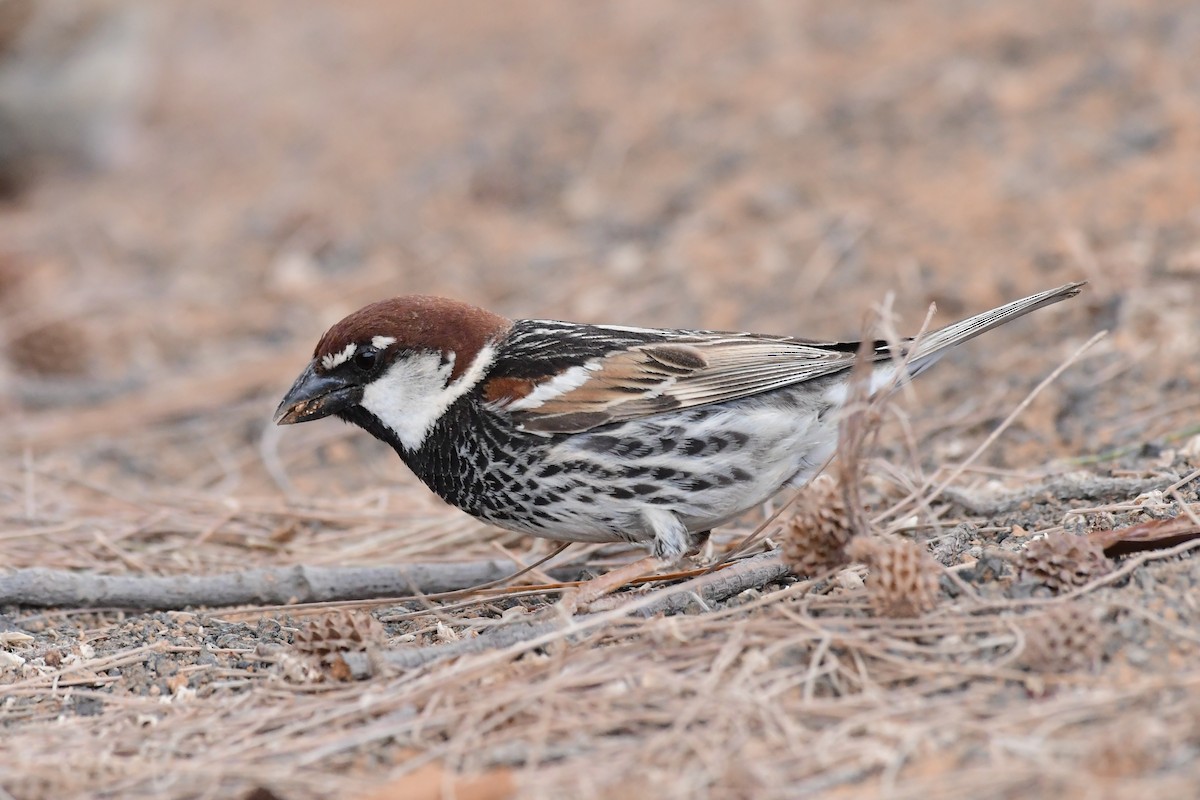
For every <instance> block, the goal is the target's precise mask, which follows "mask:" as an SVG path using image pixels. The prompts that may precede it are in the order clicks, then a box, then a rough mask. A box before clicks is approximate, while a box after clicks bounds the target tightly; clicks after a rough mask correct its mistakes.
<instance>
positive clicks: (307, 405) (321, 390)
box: [275, 364, 362, 425]
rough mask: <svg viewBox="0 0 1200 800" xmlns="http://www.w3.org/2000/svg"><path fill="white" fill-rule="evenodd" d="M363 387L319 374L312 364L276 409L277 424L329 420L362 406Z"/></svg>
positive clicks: (335, 377)
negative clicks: (359, 403)
mask: <svg viewBox="0 0 1200 800" xmlns="http://www.w3.org/2000/svg"><path fill="white" fill-rule="evenodd" d="M361 399H362V386H359V385H358V384H354V383H351V382H350V381H348V380H346V379H345V378H343V377H339V376H337V375H318V374H317V372H316V371H315V370H314V369H313V365H312V364H309V365H308V367H307V368H306V369H305V370H304V372H302V373H300V377H299V378H297V379H296V382H295V383H294V384H292V388H291V389H289V390H288V393H287V394H286V395H284V398H283V402H282V403H280V404H279V408H277V409H276V410H275V423H276V424H277V425H293V424H295V423H297V422H308V421H310V420H314V419H321V418H322V417H328V416H330V415H331V414H336V413H338V412H339V411H343V410H345V409H348V408H350V407H352V406H355V405H357V404H358V402H359V401H360V400H361Z"/></svg>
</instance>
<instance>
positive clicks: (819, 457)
mask: <svg viewBox="0 0 1200 800" xmlns="http://www.w3.org/2000/svg"><path fill="white" fill-rule="evenodd" d="M1083 285H1084V283H1070V284H1067V285H1065V286H1061V287H1059V288H1057V289H1051V290H1049V291H1044V292H1041V293H1039V294H1034V295H1032V296H1030V297H1026V298H1023V299H1021V300H1016V301H1014V302H1010V303H1008V304H1006V305H1002V306H1000V307H998V308H995V309H992V310H990V311H986V312H983V313H981V314H978V315H975V316H972V317H970V318H968V319H964V320H962V321H960V322H956V323H953V324H951V325H948V326H946V327H944V328H940V329H938V330H934V331H932V332H929V333H927V334H925V335H923V336H920V337H917V338H916V339H905V340H902V341H900V342H896V343H889V342H888V341H885V340H879V341H874V342H869V343H868V345H867V346H866V347H865V348H863V349H862V352H863V353H864V354H865V358H867V359H869V360H870V362H871V390H872V391H878V390H880V389H881V388H882V387H885V386H888V385H889V384H891V385H894V384H895V383H897V381H896V380H893V379H894V378H895V373H896V372H897V371H898V370H900V369H903V370H904V373H903V375H901V376H900V379H902V380H908V379H910V378H912V377H914V376H915V375H917V374H919V373H921V372H923V371H924V370H925V369H927V368H928V367H929V366H931V365H932V364H933V363H934V362H935V361H936V360H937V359H938V358H939V357H940V356H941V355H943V354H944V353H945V352H946V351H947V349H948V348H950V347H953V346H955V345H958V344H961V343H962V342H965V341H967V340H968V339H972V338H974V337H976V336H978V335H980V334H982V333H985V332H986V331H989V330H992V329H993V328H996V327H998V326H1000V325H1003V324H1005V323H1007V322H1010V321H1012V320H1014V319H1017V318H1018V317H1021V316H1023V315H1025V314H1028V313H1029V312H1031V311H1034V310H1036V309H1039V308H1042V307H1044V306H1047V305H1050V304H1052V303H1057V302H1059V301H1062V300H1065V299H1067V298H1069V297H1073V296H1075V295H1076V294H1078V293H1079V291H1080V290H1081V288H1082V286H1083ZM859 353H860V343H859V342H838V341H819V340H811V339H802V338H797V337H793V336H777V335H765V334H755V333H743V332H722V331H709V330H684V329H661V328H641V327H627V326H622V325H601V324H583V323H576V322H562V321H556V320H542V319H522V320H515V321H514V320H510V319H508V318H506V317H503V316H500V315H498V314H495V313H492V312H490V311H486V310H484V309H482V308H478V307H476V306H473V305H470V304H467V303H464V302H460V301H457V300H452V299H447V298H443V297H433V296H427V295H404V296H399V297H393V298H390V299H385V300H381V301H379V302H375V303H372V304H370V305H367V306H365V307H364V308H361V309H359V310H358V311H355V312H354V313H352V314H350V315H349V316H347V317H345V318H344V319H342V320H341V321H340V322H337V323H336V324H334V325H333V326H332V327H331V328H329V329H328V331H326V332H325V334H324V335H323V336H322V337H321V338H320V340H319V341H318V342H317V345H316V348H315V349H314V351H313V357H312V360H311V361H310V362H309V363H308V365H307V366H306V367H305V368H304V370H303V371H302V372H301V374H300V376H299V377H298V378H297V379H296V381H295V383H294V384H293V385H292V387H291V389H290V390H289V391H288V392H287V394H286V395H285V396H284V398H283V401H282V402H281V403H280V404H279V407H278V409H277V411H276V413H275V421H276V422H277V423H278V424H281V425H286V424H295V423H301V422H310V421H313V420H317V419H321V418H324V417H337V418H340V419H342V420H344V421H345V422H349V423H352V424H354V425H357V426H358V427H360V428H362V429H363V430H365V431H366V432H367V433H369V434H371V435H372V436H374V437H375V438H377V439H380V440H381V441H383V442H385V443H387V444H388V445H390V446H391V447H392V448H393V449H394V450H395V451H396V453H397V454H398V455H399V456H400V458H401V459H402V460H403V461H404V463H405V464H406V465H407V466H408V467H409V469H410V470H412V472H413V473H414V474H415V475H416V476H417V477H418V478H419V479H420V480H421V481H422V482H423V483H424V484H425V485H426V486H427V487H428V488H429V489H431V490H432V491H433V492H434V493H436V494H437V495H439V496H440V497H441V498H442V499H443V500H445V501H446V502H447V503H449V504H450V505H452V506H455V507H457V508H459V509H461V510H463V511H465V512H466V513H468V514H470V515H471V516H473V517H476V518H477V519H480V520H482V521H484V522H486V523H490V524H492V525H495V526H498V527H500V528H505V529H508V530H513V531H518V532H521V533H524V534H530V535H533V536H537V537H543V538H546V539H551V540H557V541H561V542H631V543H635V544H639V545H642V546H644V547H646V548H647V549H648V550H649V551H650V552H651V554H652V555H651V556H650V558H651V559H657V560H659V561H660V562H664V563H670V562H677V561H679V560H680V559H682V558H683V557H684V556H685V555H686V554H688V553H689V552H691V551H692V550H693V549H694V548H695V547H697V545H698V543H700V542H702V541H703V540H705V539H706V538H707V535H708V533H709V532H710V531H711V530H712V529H713V528H715V527H717V526H720V525H722V524H724V523H727V522H729V521H730V520H732V519H734V518H736V517H738V516H739V515H741V514H742V513H743V512H745V511H747V510H749V509H752V508H754V507H756V506H758V505H760V504H762V503H763V502H765V501H766V500H768V499H769V498H771V497H772V496H773V495H775V494H776V493H778V492H779V491H781V490H782V489H784V488H786V487H789V486H798V485H802V484H803V483H804V482H805V481H807V480H808V479H809V478H810V477H812V475H813V474H814V473H815V472H817V471H818V470H819V469H820V468H821V467H822V466H823V465H824V464H825V462H826V460H827V459H828V458H829V457H830V456H831V455H832V454H833V453H834V451H835V449H836V447H837V437H838V411H839V409H841V408H842V407H843V406H844V405H845V404H846V402H847V397H848V389H849V385H850V374H851V369H852V367H854V365H855V363H856V360H857V358H858V357H859Z"/></svg>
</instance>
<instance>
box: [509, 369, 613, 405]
mask: <svg viewBox="0 0 1200 800" xmlns="http://www.w3.org/2000/svg"><path fill="white" fill-rule="evenodd" d="M599 366H600V364H599V362H590V363H588V364H583V365H580V366H578V367H571V368H570V369H568V370H566V371H565V372H563V373H561V374H559V375H555V376H554V377H553V378H552V379H550V380H548V381H546V382H545V383H540V384H538V385H537V386H536V387H534V390H533V391H532V392H530V393H529V394H527V395H525V396H524V397H522V398H519V399H517V400H514V401H512V402H511V403H508V404H506V405H505V406H504V407H505V408H506V409H508V410H509V411H528V410H529V409H532V408H537V407H538V406H541V405H543V404H544V403H545V402H546V401H547V400H553V399H554V398H555V397H558V396H559V395H563V394H566V393H567V392H569V391H571V390H572V389H578V388H579V387H580V386H583V385H584V384H585V383H587V382H588V379H589V378H591V377H592V370H594V369H597V368H598V367H599Z"/></svg>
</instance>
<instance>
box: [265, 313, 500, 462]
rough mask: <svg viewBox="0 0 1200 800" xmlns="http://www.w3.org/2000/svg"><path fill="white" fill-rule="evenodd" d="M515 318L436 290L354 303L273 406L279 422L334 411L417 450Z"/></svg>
mask: <svg viewBox="0 0 1200 800" xmlns="http://www.w3.org/2000/svg"><path fill="white" fill-rule="evenodd" d="M511 326H512V322H511V321H509V320H507V319H505V318H504V317H501V316H498V315H496V314H492V313H491V312H488V311H484V310H483V309H481V308H476V307H475V306H471V305H468V304H466V303H460V302H458V301H455V300H447V299H445V298H441V297H428V296H424V295H406V296H403V297H394V298H391V299H390V300H382V301H380V302H378V303H372V304H371V305H369V306H366V307H364V308H361V309H359V310H358V311H355V312H354V313H353V314H351V315H350V316H348V317H346V318H345V319H343V320H342V321H340V322H338V323H337V324H336V325H334V326H333V327H332V328H330V329H329V330H328V331H326V333H325V335H324V336H322V337H321V340H320V341H319V342H318V343H317V347H316V349H315V350H314V352H313V359H312V361H311V362H309V364H308V366H307V367H306V368H305V369H304V371H303V372H302V373H300V377H299V378H297V379H296V382H295V383H294V384H293V385H292V388H291V389H290V390H289V391H288V393H287V395H285V396H284V398H283V402H282V403H280V404H279V408H278V410H276V412H275V421H276V422H277V423H278V424H280V425H290V424H293V423H297V422H308V421H310V420H314V419H321V418H322V417H328V416H331V415H332V416H337V417H340V418H342V419H344V420H346V421H348V422H353V423H355V424H357V425H359V426H361V427H363V428H365V429H366V430H368V431H370V432H371V433H373V434H374V435H376V436H378V437H380V438H382V439H385V440H386V441H389V443H391V444H393V445H398V446H400V447H402V448H403V449H405V450H409V451H415V450H417V449H419V448H420V447H421V445H422V444H423V443H424V441H425V438H426V436H427V435H428V433H429V430H430V428H431V427H432V426H433V424H434V423H435V422H436V421H437V420H438V419H439V418H440V417H441V416H442V415H443V414H444V413H445V412H446V409H448V408H449V407H450V405H451V404H453V403H454V401H455V400H457V399H458V398H459V397H461V396H462V395H463V394H465V393H466V392H468V391H470V389H471V388H473V387H474V386H475V385H476V384H478V383H479V381H480V380H481V379H482V378H483V376H484V375H485V374H486V371H487V368H488V367H489V366H490V365H491V363H492V361H493V360H494V358H495V345H496V342H498V341H499V340H500V339H501V338H502V337H503V336H504V334H505V333H506V332H507V331H508V329H509V328H510V327H511Z"/></svg>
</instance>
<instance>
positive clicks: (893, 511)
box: [873, 331, 1107, 523]
mask: <svg viewBox="0 0 1200 800" xmlns="http://www.w3.org/2000/svg"><path fill="white" fill-rule="evenodd" d="M1106 335H1107V331H1100V332H1099V333H1097V334H1096V335H1095V336H1093V337H1092V338H1090V339H1088V340H1087V341H1086V342H1084V343H1083V345H1082V346H1080V347H1079V348H1078V349H1077V350H1076V351H1075V352H1074V353H1072V354H1071V355H1070V356H1069V357H1068V358H1067V360H1066V361H1064V362H1062V363H1061V364H1059V365H1058V366H1057V367H1055V368H1054V371H1053V372H1051V373H1050V374H1049V375H1047V376H1046V377H1045V378H1043V379H1042V381H1041V382H1040V383H1039V384H1038V385H1037V386H1035V387H1033V389H1032V390H1031V391H1030V392H1029V394H1027V395H1026V396H1025V399H1024V400H1022V401H1021V402H1020V403H1018V404H1017V407H1016V408H1014V409H1013V410H1012V412H1011V413H1010V414H1009V415H1008V416H1007V417H1005V418H1004V421H1003V422H1001V423H1000V424H999V425H998V426H996V429H995V430H993V431H992V432H991V433H990V434H988V436H987V438H986V439H984V440H983V442H982V443H980V445H979V446H978V447H976V448H975V451H974V452H973V453H971V455H969V456H967V458H966V459H965V460H964V461H962V462H961V463H959V464H958V465H957V466H955V467H954V469H952V470H950V474H949V475H947V476H946V477H945V478H944V479H943V480H942V482H941V483H939V484H938V485H937V486H936V487H931V485H930V482H928V481H927V482H926V483H925V484H924V485H923V486H922V487H921V489H919V490H917V491H914V492H911V493H910V494H909V495H908V496H907V497H905V498H904V499H903V500H901V501H900V502H898V503H896V504H895V505H894V506H892V507H891V508H890V509H888V510H887V511H886V512H884V513H882V514H880V515H879V516H877V517H876V518H875V519H874V520H873V521H874V522H876V523H881V522H882V521H883V520H884V519H886V518H887V517H888V516H893V517H895V516H896V515H898V514H899V513H900V512H901V511H903V510H905V509H906V508H908V506H909V505H910V504H912V503H926V504H928V503H931V502H933V500H934V499H935V498H936V497H938V496H939V495H940V494H942V492H944V491H945V490H946V489H947V487H949V486H950V484H951V483H953V482H954V481H956V480H957V479H958V476H959V475H961V474H962V473H963V472H964V471H966V469H967V467H969V466H971V464H973V463H975V460H976V459H978V458H979V457H980V456H981V455H983V453H984V452H985V451H986V450H987V449H988V448H989V447H991V446H992V443H993V442H995V441H996V439H998V438H1000V434H1002V433H1004V432H1005V431H1006V430H1008V427H1009V426H1010V425H1012V424H1013V422H1015V421H1016V419H1017V417H1019V416H1020V415H1021V413H1022V412H1024V411H1025V409H1026V408H1028V407H1029V404H1030V403H1032V402H1033V401H1034V399H1036V398H1037V396H1038V395H1039V394H1041V393H1042V392H1043V391H1044V390H1045V389H1046V387H1047V386H1049V385H1050V384H1051V383H1054V381H1055V380H1057V379H1058V376H1059V375H1061V374H1063V372H1065V371H1066V370H1067V368H1068V367H1070V366H1071V365H1072V364H1074V363H1075V362H1076V361H1078V360H1079V358H1080V356H1082V355H1083V354H1084V353H1086V352H1087V351H1088V350H1090V349H1091V347H1092V345H1094V344H1095V343H1096V342H1098V341H1100V340H1101V339H1103V338H1104V337H1105V336H1106ZM926 491H929V493H928V494H925V492H926Z"/></svg>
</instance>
